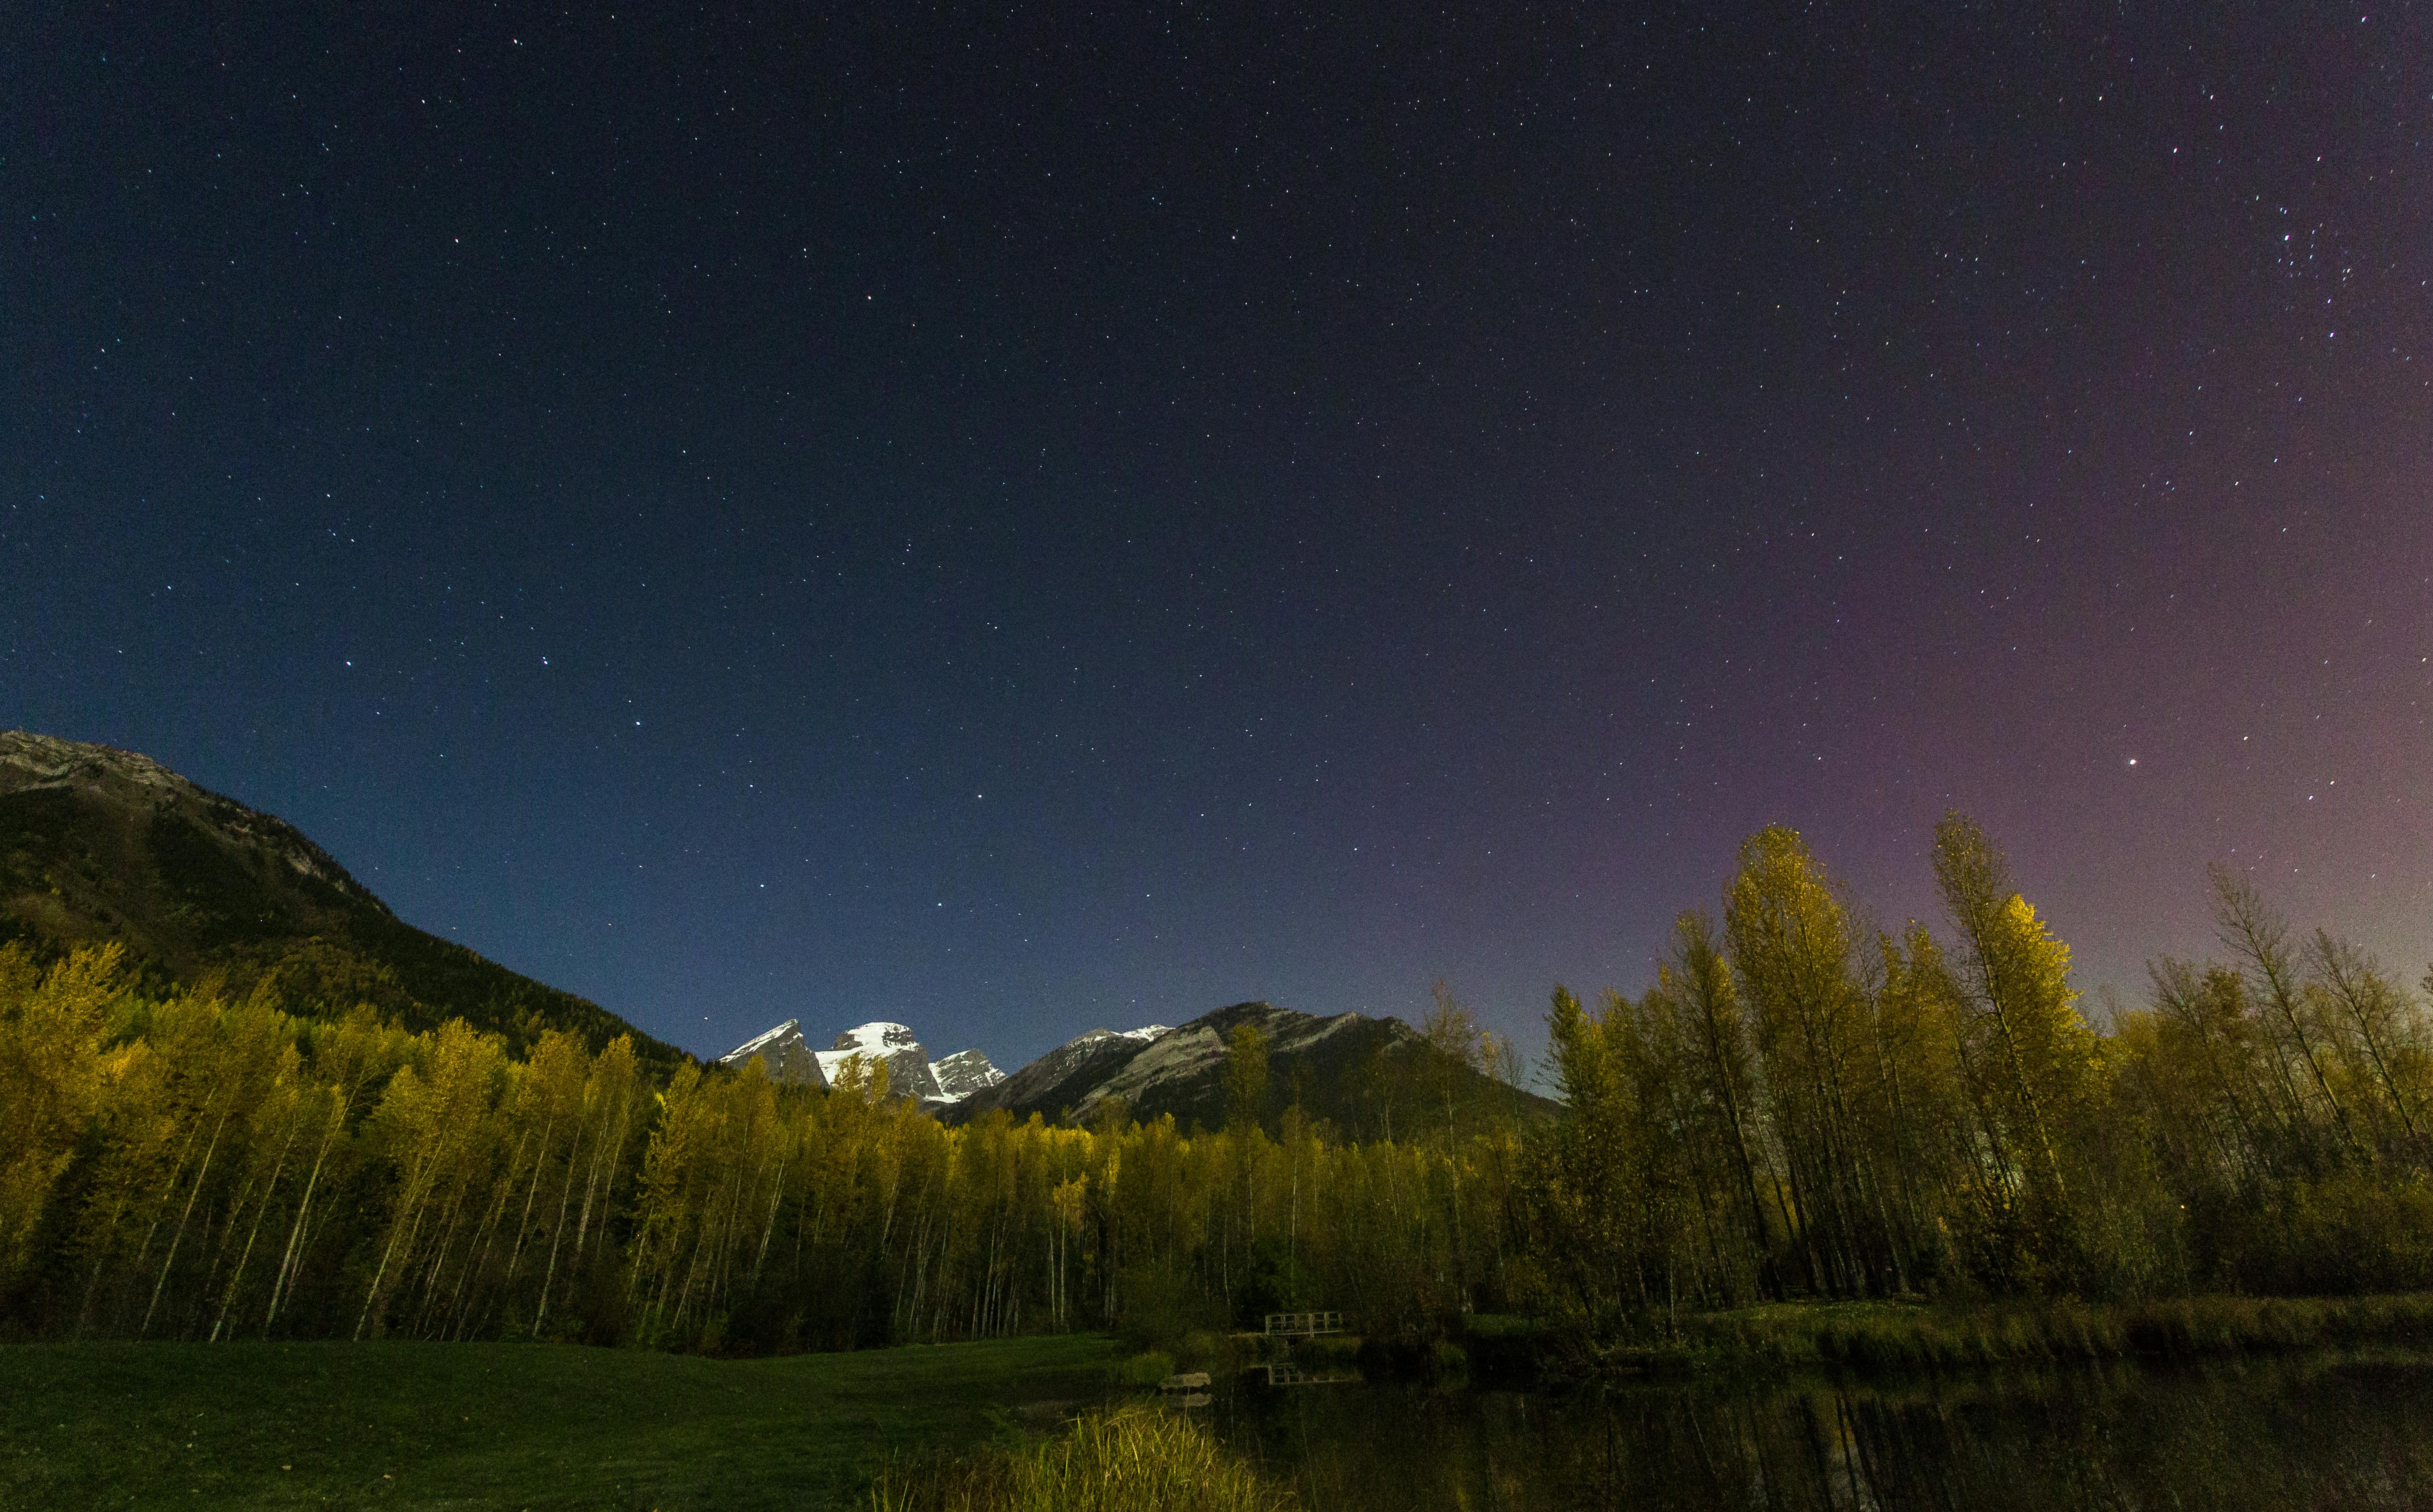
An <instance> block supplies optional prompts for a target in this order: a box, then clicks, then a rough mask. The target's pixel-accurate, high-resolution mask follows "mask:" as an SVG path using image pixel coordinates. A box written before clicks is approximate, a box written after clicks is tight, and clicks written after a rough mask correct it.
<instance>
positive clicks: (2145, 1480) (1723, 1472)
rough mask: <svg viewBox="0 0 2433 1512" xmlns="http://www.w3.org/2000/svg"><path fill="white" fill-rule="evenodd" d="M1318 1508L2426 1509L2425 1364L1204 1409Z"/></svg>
mask: <svg viewBox="0 0 2433 1512" xmlns="http://www.w3.org/2000/svg"><path fill="white" fill-rule="evenodd" d="M1207 1420H1209V1421H1210V1422H1211V1425H1212V1426H1214V1427H1215V1428H1216V1429H1217V1431H1218V1432H1219V1433H1220V1434H1222V1435H1223V1436H1226V1437H1227V1438H1228V1439H1229V1440H1230V1441H1231V1442H1233V1443H1234V1446H1235V1447H1236V1448H1238V1449H1240V1450H1242V1451H1243V1452H1244V1453H1249V1454H1251V1455H1253V1456H1254V1457H1256V1458H1258V1459H1259V1460H1260V1461H1261V1462H1262V1463H1263V1464H1264V1465H1265V1467H1266V1468H1267V1470H1268V1471H1269V1472H1270V1473H1271V1474H1273V1475H1275V1476H1276V1477H1278V1478H1280V1479H1288V1480H1291V1481H1293V1482H1294V1483H1295V1484H1296V1485H1298V1486H1299V1487H1300V1489H1301V1492H1302V1501H1303V1504H1305V1505H1307V1506H1310V1507H1312V1508H1317V1509H1322V1512H1337V1509H1342V1512H1389V1509H1392V1512H1399V1509H1404V1508H1409V1509H1419V1508H1429V1509H1434V1508H1461V1509H1464V1512H1469V1509H1482V1512H1484V1509H1489V1508H1493V1509H1499V1512H1501V1509H1512V1512H1519V1509H1524V1508H1556V1507H1562V1508H1574V1507H1577V1508H1606V1507H1614V1508H1620V1507H1630V1508H1634V1509H1639V1508H1675V1507H1678V1508H1692V1507H1697V1508H1706V1507H1735V1508H1766V1509H1775V1508H1783V1509H1809V1508H1817V1509H1823V1508H1847V1509H1854V1512H1857V1509H1873V1508H1884V1509H1887V1512H1895V1509H1897V1512H1908V1509H1911V1508H1937V1509H1943V1508H1948V1509H1953V1512H1963V1509H1977V1508H1989V1509H2002V1512H2007V1509H2014V1508H2016V1509H2022V1512H2025V1509H2032V1508H2033V1509H2047V1508H2061V1507H2069V1508H2081V1507H2084V1508H2099V1507H2100V1508H2138V1509H2144V1508H2180V1507H2186V1508H2199V1507H2203V1508H2223V1509H2231V1512H2237V1509H2244V1508H2251V1507H2252V1508H2257V1509H2263V1508H2273V1509H2276V1512H2278V1509H2285V1508H2310V1507H2322V1508H2331V1507H2339V1508H2352V1507H2357V1508H2386V1507H2389V1508H2402V1507H2405V1508H2433V1361H2424V1360H2415V1359H2385V1360H2364V1359H2357V1358H2346V1359H2331V1358H2320V1359H2309V1360H2304V1361H2273V1362H2261V1363H2248V1364H2242V1365H2239V1366H2236V1367H2227V1368H2213V1369H2209V1370H2204V1371H2187V1372H2179V1371H2171V1372H2164V1371H2149V1370H2139V1369H2133V1368H2115V1369H2110V1370H2103V1371H2084V1372H2070V1373H2066V1374H2053V1375H2047V1376H2037V1377H2011V1378H2004V1379H1999V1380H1997V1379H1981V1380H1971V1381H1964V1382H1956V1383H1955V1382H1945V1383H1941V1384H1928V1385H1913V1386H1903V1387H1868V1386H1849V1385H1830V1384H1812V1385H1805V1386H1800V1387H1781V1388H1777V1389H1772V1390H1762V1391H1738V1392H1736V1391H1732V1390H1728V1389H1723V1388H1719V1387H1715V1386H1710V1385H1698V1386H1693V1387H1677V1388H1657V1387H1629V1388H1622V1389H1609V1390H1605V1391H1601V1392H1581V1393H1574V1394H1571V1395H1568V1396H1548V1395H1533V1394H1523V1393H1516V1392H1492V1391H1430V1390H1426V1389H1422V1388H1401V1387H1384V1386H1357V1385H1350V1386H1330V1387H1316V1388H1310V1389H1301V1390H1281V1391H1269V1390H1265V1389H1259V1388H1255V1387H1251V1386H1243V1387H1240V1388H1237V1389H1234V1390H1230V1391H1227V1392H1224V1393H1222V1394H1220V1395H1219V1397H1218V1399H1217V1402H1216V1403H1215V1404H1214V1407H1213V1409H1212V1415H1211V1416H1210V1417H1209V1419H1207Z"/></svg>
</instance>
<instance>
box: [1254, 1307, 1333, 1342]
mask: <svg viewBox="0 0 2433 1512" xmlns="http://www.w3.org/2000/svg"><path fill="white" fill-rule="evenodd" d="M1342 1332H1343V1315H1342V1314H1341V1313H1269V1314H1268V1337H1270V1338H1307V1337H1309V1336H1311V1335H1313V1334H1340V1333H1342Z"/></svg>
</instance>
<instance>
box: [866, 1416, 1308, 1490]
mask: <svg viewBox="0 0 2433 1512" xmlns="http://www.w3.org/2000/svg"><path fill="white" fill-rule="evenodd" d="M869 1505H870V1508H871V1512H1289V1509H1292V1508H1297V1507H1298V1506H1299V1505H1300V1501H1299V1499H1298V1498H1297V1497H1295V1496H1294V1494H1293V1492H1292V1490H1291V1489H1290V1488H1289V1487H1279V1486H1275V1485H1271V1484H1269V1483H1268V1482H1267V1481H1265V1480H1263V1479H1262V1478H1261V1477H1260V1475H1259V1473H1258V1471H1257V1470H1253V1469H1252V1468H1251V1465H1250V1464H1249V1463H1248V1462H1246V1461H1244V1460H1243V1459H1241V1458H1240V1457H1239V1456H1237V1455H1235V1454H1234V1453H1232V1452H1231V1451H1229V1450H1227V1449H1225V1448H1224V1447H1223V1446H1222V1445H1220V1444H1218V1443H1217V1440H1216V1439H1215V1438H1214V1437H1212V1436H1210V1435H1209V1434H1208V1433H1207V1431H1206V1430H1204V1429H1202V1428H1201V1427H1199V1424H1197V1423H1194V1422H1192V1421H1190V1420H1189V1419H1186V1418H1183V1417H1181V1416H1179V1415H1178V1414H1175V1413H1172V1412H1167V1411H1164V1410H1162V1409H1159V1408H1154V1407H1145V1406H1125V1407H1118V1408H1115V1409H1114V1410H1113V1411H1110V1412H1104V1413H1094V1414H1089V1415H1086V1416H1084V1417H1082V1418H1081V1419H1079V1420H1078V1421H1076V1422H1075V1423H1074V1424H1073V1426H1072V1429H1071V1431H1070V1432H1068V1433H1066V1434H1065V1435H1064V1436H1062V1437H1059V1438H1054V1439H1050V1440H1049V1441H1047V1442H1046V1443H1044V1444H1036V1445H1025V1446H1022V1447H1019V1448H1015V1447H1008V1446H999V1447H997V1448H995V1449H992V1450H989V1451H987V1452H985V1453H980V1454H978V1455H974V1456H971V1457H968V1458H964V1459H959V1460H951V1461H945V1462H942V1463H932V1464H930V1465H927V1466H907V1467H899V1468H894V1469H891V1470H887V1471H885V1472H883V1473H881V1474H880V1475H879V1477H878V1478H877V1480H876V1483H875V1484H873V1486H872V1487H871V1489H870V1502H869Z"/></svg>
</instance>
